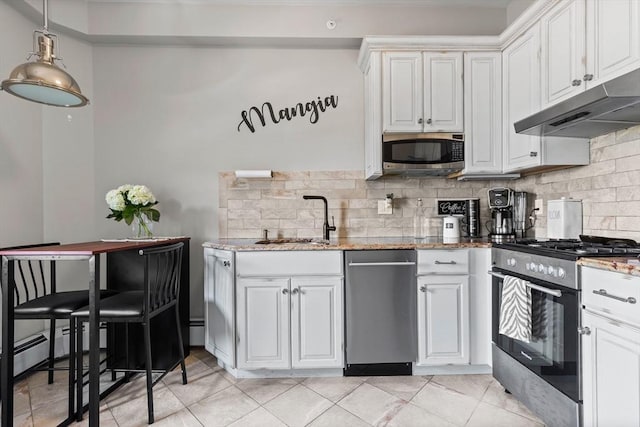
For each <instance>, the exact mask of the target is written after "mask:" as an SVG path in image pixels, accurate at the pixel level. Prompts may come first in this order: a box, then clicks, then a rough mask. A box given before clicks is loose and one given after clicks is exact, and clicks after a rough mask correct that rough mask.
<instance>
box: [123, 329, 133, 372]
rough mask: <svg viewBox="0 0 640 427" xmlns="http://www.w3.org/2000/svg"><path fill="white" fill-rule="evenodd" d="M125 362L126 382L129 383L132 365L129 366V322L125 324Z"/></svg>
mask: <svg viewBox="0 0 640 427" xmlns="http://www.w3.org/2000/svg"><path fill="white" fill-rule="evenodd" d="M124 358H125V359H124V360H125V362H124V363H125V369H126V371H125V372H124V380H125V382H127V383H128V382H129V378H130V377H131V371H129V369H132V368H131V365H130V364H129V322H125V324H124Z"/></svg>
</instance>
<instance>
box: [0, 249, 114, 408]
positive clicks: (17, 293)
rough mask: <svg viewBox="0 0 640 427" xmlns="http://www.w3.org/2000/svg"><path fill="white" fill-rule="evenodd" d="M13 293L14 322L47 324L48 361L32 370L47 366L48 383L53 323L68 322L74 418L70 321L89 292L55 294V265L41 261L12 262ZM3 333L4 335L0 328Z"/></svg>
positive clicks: (104, 293) (103, 293)
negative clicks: (35, 321) (37, 321)
mask: <svg viewBox="0 0 640 427" xmlns="http://www.w3.org/2000/svg"><path fill="white" fill-rule="evenodd" d="M56 245H60V243H59V242H55V243H40V244H34V245H23V246H13V247H10V248H3V249H6V250H9V249H30V248H37V247H42V246H56ZM13 268H14V273H13V275H12V276H13V282H12V286H13V290H14V301H15V302H14V303H15V307H14V318H15V319H16V320H18V319H45V320H49V323H50V324H49V357H48V359H47V360H45V361H44V362H43V363H41V364H38V365H36V367H32V368H31V369H34V370H39V369H41V368H40V367H41V366H42V365H43V364H44V363H45V362H46V368H44V369H46V370H48V371H49V375H48V383H49V384H52V383H53V380H54V371H55V370H57V369H56V368H55V367H54V362H55V331H56V320H58V319H61V320H69V367H68V368H59V369H60V370H66V369H69V417H70V418H71V417H72V416H73V413H74V412H75V408H74V393H73V392H74V386H75V335H76V333H75V332H76V331H75V322H73V321H72V319H71V313H73V312H74V311H75V310H77V309H79V308H81V307H84V306H85V305H87V304H88V303H89V291H88V290H81V291H58V289H57V281H56V262H55V261H53V260H51V261H42V260H15V261H13ZM100 294H101V296H103V297H104V298H106V297H108V296H112V295H114V294H116V292H115V291H108V290H103V291H100ZM2 328H3V329H2V333H3V334H6V333H7V331H6V330H5V329H4V328H5V326H4V325H3V326H2Z"/></svg>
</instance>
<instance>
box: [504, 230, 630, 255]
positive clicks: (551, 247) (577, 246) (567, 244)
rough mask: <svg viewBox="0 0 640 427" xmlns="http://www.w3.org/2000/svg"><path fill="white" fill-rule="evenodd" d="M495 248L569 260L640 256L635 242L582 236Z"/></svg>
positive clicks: (521, 242) (528, 241) (509, 244)
mask: <svg viewBox="0 0 640 427" xmlns="http://www.w3.org/2000/svg"><path fill="white" fill-rule="evenodd" d="M494 246H495V247H499V248H503V249H511V250H515V251H519V252H527V253H532V254H539V255H546V256H550V257H555V258H563V259H569V260H575V259H578V258H582V257H607V256H634V257H635V256H640V245H638V243H637V242H636V241H635V240H630V239H615V238H609V237H600V236H586V235H581V236H580V239H579V240H578V239H558V240H555V239H549V240H536V239H519V240H517V241H515V242H510V243H501V244H494Z"/></svg>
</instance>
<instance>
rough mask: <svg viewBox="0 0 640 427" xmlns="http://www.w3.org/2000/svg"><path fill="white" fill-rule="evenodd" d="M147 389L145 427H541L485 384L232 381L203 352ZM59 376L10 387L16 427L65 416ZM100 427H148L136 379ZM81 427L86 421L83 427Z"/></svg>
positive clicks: (478, 379)
mask: <svg viewBox="0 0 640 427" xmlns="http://www.w3.org/2000/svg"><path fill="white" fill-rule="evenodd" d="M187 373H188V377H189V383H188V384H187V385H182V381H181V376H180V372H179V370H176V371H174V372H172V373H170V374H169V375H167V376H166V377H165V378H164V379H163V380H162V382H160V383H158V384H157V385H156V386H155V387H154V405H155V418H156V422H155V424H154V425H156V426H158V427H160V426H185V427H190V426H207V427H209V426H210V427H217V426H220V427H223V426H230V427H251V426H256V427H271V426H273V427H282V426H292V427H298V426H309V427H361V426H362V427H366V426H377V427H383V426H388V427H420V426H466V427H479V426H487V427H489V426H490V427H500V426H505V427H520V426H522V427H525V426H526V427H529V426H531V427H534V426H535V427H542V426H543V423H542V422H541V421H540V420H539V419H537V418H536V417H535V416H534V415H532V414H531V413H530V412H529V411H528V410H527V409H526V408H525V407H524V406H523V405H522V404H520V403H519V402H518V401H517V400H516V399H514V398H513V397H512V396H511V395H508V394H506V393H505V392H504V389H503V388H502V387H501V386H500V384H498V383H497V382H496V381H495V380H494V379H493V378H492V377H491V376H490V375H449V376H447V375H438V376H415V377H334V378H279V379H236V378H234V377H233V376H231V375H229V374H228V373H227V372H225V371H224V370H222V369H221V368H220V367H218V365H217V363H216V360H215V358H214V357H213V356H212V355H210V354H209V353H208V352H206V351H205V350H204V349H203V348H193V349H192V351H191V355H190V356H189V357H188V359H187ZM66 386H67V383H66V377H65V373H64V372H59V373H57V374H56V382H55V383H54V384H52V385H48V384H47V383H46V372H37V373H34V374H32V375H31V376H29V377H28V378H26V379H24V380H22V381H20V382H19V383H18V384H16V388H15V411H14V413H15V414H16V416H15V418H14V425H15V426H37V427H44V426H54V425H56V424H57V422H58V421H59V420H61V419H64V418H65V415H66V404H67V401H66ZM100 421H101V425H102V426H108V427H112V426H118V427H129V426H144V425H146V424H147V411H146V389H145V381H144V376H138V377H137V378H136V379H135V380H134V381H132V382H130V383H129V384H125V385H123V386H122V387H120V388H119V389H118V390H116V391H115V392H114V393H112V394H111V395H110V396H108V397H107V398H106V399H104V401H103V402H102V405H101V412H100ZM73 425H74V426H78V425H88V421H87V416H86V414H85V419H84V421H83V422H82V423H76V424H73Z"/></svg>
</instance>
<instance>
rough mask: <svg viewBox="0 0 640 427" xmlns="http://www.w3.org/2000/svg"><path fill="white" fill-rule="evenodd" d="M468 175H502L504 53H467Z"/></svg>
mask: <svg viewBox="0 0 640 427" xmlns="http://www.w3.org/2000/svg"><path fill="white" fill-rule="evenodd" d="M464 69H465V73H464V128H465V129H466V133H465V139H466V140H465V144H464V159H465V160H464V172H465V173H482V172H486V173H501V172H502V54H501V53H500V52H467V53H465V54H464Z"/></svg>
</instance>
